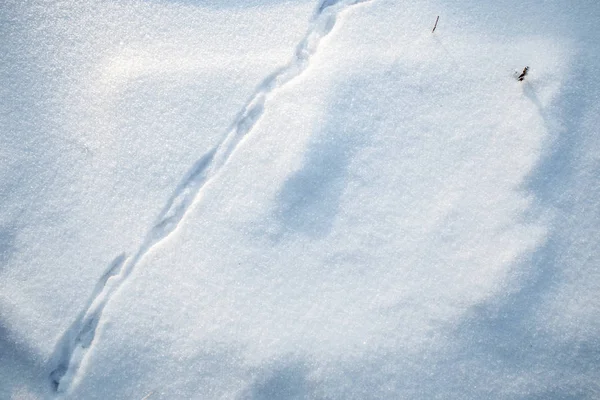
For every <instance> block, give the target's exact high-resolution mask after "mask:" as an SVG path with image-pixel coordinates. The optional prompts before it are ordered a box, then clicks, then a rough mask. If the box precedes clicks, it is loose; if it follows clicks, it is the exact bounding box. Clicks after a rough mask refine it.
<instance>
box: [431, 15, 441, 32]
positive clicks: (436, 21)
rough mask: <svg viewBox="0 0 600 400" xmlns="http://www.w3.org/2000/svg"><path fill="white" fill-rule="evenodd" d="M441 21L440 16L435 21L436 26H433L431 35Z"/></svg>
mask: <svg viewBox="0 0 600 400" xmlns="http://www.w3.org/2000/svg"><path fill="white" fill-rule="evenodd" d="M439 20H440V16H439V15H438V16H437V18H436V19H435V25H434V26H433V30H432V31H431V33H433V32H435V28H436V27H437V23H438V21H439Z"/></svg>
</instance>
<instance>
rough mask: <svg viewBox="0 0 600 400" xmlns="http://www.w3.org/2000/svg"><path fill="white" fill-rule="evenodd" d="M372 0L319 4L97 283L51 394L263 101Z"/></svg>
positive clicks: (63, 348)
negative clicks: (289, 48)
mask: <svg viewBox="0 0 600 400" xmlns="http://www.w3.org/2000/svg"><path fill="white" fill-rule="evenodd" d="M369 1H372V0H345V1H344V0H323V1H321V2H320V4H319V7H318V9H317V11H316V13H315V16H314V17H313V21H312V23H311V26H310V28H309V30H308V32H307V33H306V35H305V36H304V38H303V39H302V41H301V42H300V43H299V44H298V46H297V47H296V52H295V54H294V57H293V58H292V60H291V62H290V63H289V64H288V65H286V66H285V67H283V68H280V69H278V70H276V71H275V72H274V73H272V74H271V75H269V76H268V77H267V78H266V79H264V80H263V82H262V84H261V85H260V86H259V87H258V89H257V91H256V92H255V93H254V95H253V96H252V97H251V98H250V100H249V101H248V102H247V103H246V105H245V106H244V107H243V109H242V110H241V112H240V113H239V114H238V116H237V117H236V119H235V121H234V123H233V125H232V127H231V128H230V129H229V131H228V132H227V133H226V135H225V136H224V138H223V139H222V140H221V142H220V143H219V144H218V145H217V146H215V147H214V148H213V149H211V150H210V151H208V152H207V153H206V154H205V155H204V156H202V158H200V159H199V160H198V161H197V162H196V163H195V164H194V165H193V166H192V168H191V169H190V171H189V172H188V173H187V174H186V176H185V177H184V179H183V180H182V181H181V183H180V184H179V185H178V186H177V187H176V189H175V190H174V192H173V194H172V196H171V198H170V199H169V201H168V202H167V204H166V205H165V207H164V209H163V210H162V211H161V213H160V214H159V216H158V218H157V219H156V222H155V223H154V225H153V226H152V228H151V229H150V230H149V232H148V234H147V235H146V238H145V239H144V241H143V242H142V244H141V245H140V247H139V248H138V250H137V252H136V253H135V255H134V256H133V257H132V258H129V259H127V258H126V257H125V254H121V255H119V256H118V257H117V258H115V260H114V261H113V262H112V263H111V264H110V266H109V268H108V269H107V271H106V272H105V273H104V275H103V276H102V277H101V278H100V279H99V281H98V283H97V284H96V287H95V288H94V291H93V292H92V295H91V297H90V300H89V301H88V303H87V305H86V307H85V308H84V309H83V311H82V312H81V313H80V315H79V316H78V317H77V319H76V320H75V322H74V323H73V324H72V325H71V326H70V327H69V329H67V331H66V332H65V333H64V334H63V336H62V338H61V340H60V341H59V343H58V345H57V347H56V349H55V351H54V354H53V356H52V358H51V368H52V371H51V372H50V381H51V383H52V387H53V389H54V391H55V392H58V393H63V392H66V391H68V390H69V388H70V387H72V386H73V384H74V383H75V381H76V380H77V377H78V371H79V367H80V365H81V362H82V361H83V359H84V357H85V356H86V354H87V352H88V350H89V349H90V347H91V346H92V345H93V341H94V337H95V335H96V331H97V328H98V325H99V322H100V319H101V317H102V313H103V311H104V307H105V306H106V304H107V303H108V302H109V301H110V299H111V298H112V296H113V295H114V294H115V293H116V292H117V291H118V290H119V288H120V287H121V286H122V284H123V283H124V282H125V281H126V279H127V278H128V277H129V275H130V274H131V272H132V271H133V269H134V268H135V266H136V265H137V264H138V263H139V262H140V260H141V259H142V258H143V257H144V256H145V255H146V254H147V253H148V252H150V251H151V250H152V248H153V247H154V246H156V245H158V244H159V243H160V242H162V241H163V240H164V239H166V238H167V237H168V236H169V235H170V234H171V233H172V232H173V231H175V230H176V229H177V227H178V226H179V224H180V222H181V221H182V219H183V218H184V216H185V215H186V213H187V211H188V209H189V208H190V206H191V205H192V204H193V203H194V202H195V201H197V200H198V198H199V197H200V195H201V194H202V190H203V189H204V188H205V187H207V186H208V185H209V184H210V182H211V181H212V180H213V179H215V178H216V177H217V176H218V175H219V173H220V172H221V170H222V167H223V166H224V165H225V164H226V163H227V161H228V160H229V159H230V157H231V155H232V154H233V152H234V151H235V150H236V148H237V147H238V146H239V145H240V143H241V141H242V140H243V139H244V137H245V136H246V135H247V134H248V133H249V132H251V131H252V129H253V128H254V126H255V125H256V124H257V122H258V121H259V119H260V117H261V116H262V114H263V112H264V107H265V103H266V101H267V100H268V99H269V98H271V97H272V96H273V95H274V94H275V93H276V91H277V90H278V89H279V88H281V87H283V86H284V85H285V84H287V83H288V82H290V81H291V80H292V79H294V78H296V77H297V76H299V75H300V74H301V73H302V72H303V71H304V70H306V68H307V67H308V65H309V61H310V58H311V56H312V55H313V54H314V53H315V52H316V51H317V48H318V46H319V43H320V41H321V39H322V38H324V37H325V36H327V34H329V32H331V30H332V29H333V27H334V25H335V22H336V17H337V15H339V14H340V13H341V12H343V11H344V10H346V9H347V8H349V7H351V6H354V5H356V4H359V3H365V2H369Z"/></svg>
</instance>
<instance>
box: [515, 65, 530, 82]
mask: <svg viewBox="0 0 600 400" xmlns="http://www.w3.org/2000/svg"><path fill="white" fill-rule="evenodd" d="M527 71H529V67H525V68H523V72H521V75H519V77H518V78H517V79H518V80H519V81H522V80H523V79H525V76H527Z"/></svg>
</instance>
